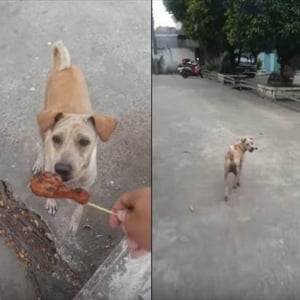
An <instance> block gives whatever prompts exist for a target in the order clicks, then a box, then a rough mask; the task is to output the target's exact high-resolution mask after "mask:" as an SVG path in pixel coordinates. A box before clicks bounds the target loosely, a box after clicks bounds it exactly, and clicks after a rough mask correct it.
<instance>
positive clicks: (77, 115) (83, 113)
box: [32, 41, 117, 234]
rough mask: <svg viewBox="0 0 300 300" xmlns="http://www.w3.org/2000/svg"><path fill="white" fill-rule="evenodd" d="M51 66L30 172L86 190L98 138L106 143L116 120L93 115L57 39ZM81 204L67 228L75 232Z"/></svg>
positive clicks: (52, 205)
mask: <svg viewBox="0 0 300 300" xmlns="http://www.w3.org/2000/svg"><path fill="white" fill-rule="evenodd" d="M53 60H54V64H53V69H52V71H51V72H50V74H49V77H48V82H47V87H46V93H45V103H44V108H43V111H41V112H40V113H39V114H38V116H37V122H38V126H39V129H40V134H41V137H42V140H43V150H42V149H41V151H40V153H39V155H38V158H37V160H36V162H35V164H34V166H33V169H32V171H33V173H38V172H41V171H50V172H55V173H57V174H59V175H60V176H61V177H62V179H63V181H64V182H65V184H66V185H67V186H69V187H81V188H84V189H87V190H89V189H90V187H91V186H92V184H93V183H94V181H95V179H96V175H97V165H96V153H97V142H98V137H100V139H101V140H102V141H103V142H106V141H107V140H108V139H109V137H110V136H111V134H112V132H113V131H114V129H115V128H116V125H117V121H116V120H115V119H113V118H111V117H109V116H105V115H103V114H94V113H93V110H92V107H91V103H90V99H89V93H88V88H87V84H86V82H85V79H84V76H83V74H82V72H81V71H80V69H79V68H78V67H76V66H74V65H71V63H70V55H69V52H68V50H67V48H66V47H65V46H64V44H63V43H62V42H61V41H57V42H55V43H54V44H53ZM46 208H47V210H48V212H49V213H50V214H55V213H56V210H57V204H56V201H55V200H54V199H47V204H46ZM82 210H83V206H82V205H78V206H77V208H76V209H75V211H74V214H73V216H72V219H71V222H70V224H71V228H70V229H71V231H72V233H73V234H75V233H76V232H77V229H78V225H79V222H80V219H81V215H82Z"/></svg>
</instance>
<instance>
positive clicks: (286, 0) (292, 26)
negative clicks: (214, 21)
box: [224, 0, 300, 83]
mask: <svg viewBox="0 0 300 300" xmlns="http://www.w3.org/2000/svg"><path fill="white" fill-rule="evenodd" d="M224 30H225V33H226V38H227V40H228V42H229V44H231V45H237V44H238V45H239V48H240V49H242V50H243V51H250V52H252V53H253V55H254V57H257V55H258V53H259V52H262V51H264V52H270V51H272V50H274V49H276V50H277V53H278V57H279V63H280V65H281V76H282V81H283V82H284V83H290V75H291V73H290V72H292V73H293V70H294V68H295V64H296V61H297V56H298V55H299V53H300V1H295V0H250V1H249V0H248V1H246V0H230V1H228V2H227V8H226V20H225V25H224ZM287 66H290V68H288V67H287ZM288 69H291V70H290V72H289V71H287V72H286V70H288Z"/></svg>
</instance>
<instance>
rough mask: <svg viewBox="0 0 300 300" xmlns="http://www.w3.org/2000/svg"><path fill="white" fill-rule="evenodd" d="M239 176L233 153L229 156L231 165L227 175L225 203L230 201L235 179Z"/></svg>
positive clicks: (228, 167)
mask: <svg viewBox="0 0 300 300" xmlns="http://www.w3.org/2000/svg"><path fill="white" fill-rule="evenodd" d="M236 176H237V166H236V163H235V162H234V157H233V153H230V156H229V164H228V166H227V169H226V173H225V178H224V179H225V197H224V199H225V201H227V200H228V197H229V195H230V194H231V191H232V188H233V185H234V181H235V177H236Z"/></svg>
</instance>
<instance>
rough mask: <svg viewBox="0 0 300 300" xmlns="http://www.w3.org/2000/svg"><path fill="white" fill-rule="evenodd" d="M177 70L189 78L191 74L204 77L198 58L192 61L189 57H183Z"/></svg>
mask: <svg viewBox="0 0 300 300" xmlns="http://www.w3.org/2000/svg"><path fill="white" fill-rule="evenodd" d="M177 70H178V72H179V74H180V75H181V76H182V77H183V78H187V77H189V76H200V77H201V78H203V74H202V72H201V68H200V64H199V59H198V58H197V61H191V60H190V59H188V58H184V59H182V61H181V64H179V65H178V68H177Z"/></svg>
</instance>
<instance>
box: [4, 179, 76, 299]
mask: <svg viewBox="0 0 300 300" xmlns="http://www.w3.org/2000/svg"><path fill="white" fill-rule="evenodd" d="M0 237H2V238H4V239H5V241H6V244H7V246H8V247H10V248H12V249H14V250H15V253H16V257H17V258H18V259H19V260H20V261H22V262H23V263H24V265H25V267H26V269H27V271H28V275H29V276H30V278H33V280H34V281H35V282H36V284H37V286H38V290H39V293H40V296H41V298H42V299H72V298H73V296H74V295H75V294H76V292H77V291H78V290H79V289H80V287H81V286H82V282H81V280H80V277H79V275H78V274H77V273H76V272H75V271H73V270H72V269H71V268H70V266H69V265H68V264H67V263H66V262H65V261H64V260H63V259H62V257H61V256H60V254H59V253H58V252H57V249H56V245H55V242H54V238H53V236H52V234H51V232H50V230H49V228H48V226H47V224H46V223H45V222H44V221H43V220H42V219H41V217H40V216H39V215H38V214H36V213H35V212H33V211H31V210H29V209H27V208H26V206H25V205H24V204H23V203H22V202H19V201H17V200H15V199H14V197H13V193H12V190H11V188H10V186H9V185H8V184H7V183H6V182H5V181H2V180H0Z"/></svg>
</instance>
